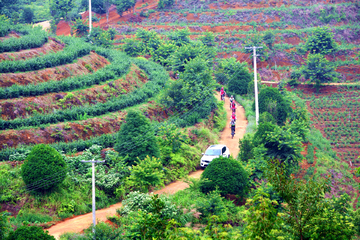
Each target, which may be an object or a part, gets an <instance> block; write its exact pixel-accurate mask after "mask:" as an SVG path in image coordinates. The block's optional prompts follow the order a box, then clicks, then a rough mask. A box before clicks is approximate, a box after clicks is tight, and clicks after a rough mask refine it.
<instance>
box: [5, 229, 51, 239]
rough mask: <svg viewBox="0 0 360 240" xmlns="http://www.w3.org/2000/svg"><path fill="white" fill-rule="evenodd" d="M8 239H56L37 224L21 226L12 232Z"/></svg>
mask: <svg viewBox="0 0 360 240" xmlns="http://www.w3.org/2000/svg"><path fill="white" fill-rule="evenodd" d="M6 240H55V238H54V237H53V236H51V235H49V232H48V231H46V232H44V230H43V229H42V228H41V227H37V226H30V227H29V226H21V227H19V228H18V229H16V231H15V232H11V233H10V234H9V236H8V237H7V239H6Z"/></svg>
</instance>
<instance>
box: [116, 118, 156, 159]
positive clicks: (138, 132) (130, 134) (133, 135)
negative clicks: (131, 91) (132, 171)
mask: <svg viewBox="0 0 360 240" xmlns="http://www.w3.org/2000/svg"><path fill="white" fill-rule="evenodd" d="M150 128H151V125H150V121H149V119H147V118H146V117H145V116H144V115H142V114H141V113H140V112H136V111H129V112H128V114H127V115H126V118H125V123H124V124H122V125H121V128H120V131H119V133H118V137H117V143H116V145H115V147H114V148H115V150H116V151H118V152H119V154H120V156H123V157H127V159H126V161H127V163H128V165H134V164H135V161H136V159H137V158H139V159H140V160H143V159H145V157H146V156H151V157H159V155H160V153H159V148H158V146H157V143H156V139H155V136H154V133H153V132H152V131H151V130H150ZM144 138H145V139H146V141H144Z"/></svg>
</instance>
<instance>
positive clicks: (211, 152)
mask: <svg viewBox="0 0 360 240" xmlns="http://www.w3.org/2000/svg"><path fill="white" fill-rule="evenodd" d="M220 154H221V149H208V150H206V152H205V155H209V156H220Z"/></svg>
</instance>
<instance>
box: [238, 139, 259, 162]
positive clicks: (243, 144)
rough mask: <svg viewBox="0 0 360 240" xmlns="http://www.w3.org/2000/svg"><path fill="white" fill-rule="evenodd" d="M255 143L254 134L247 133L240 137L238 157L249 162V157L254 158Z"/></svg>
mask: <svg viewBox="0 0 360 240" xmlns="http://www.w3.org/2000/svg"><path fill="white" fill-rule="evenodd" d="M254 147H255V146H254V143H253V136H252V135H250V134H245V136H244V137H243V138H242V139H241V138H240V139H239V149H240V151H239V155H238V159H239V160H241V161H243V162H247V161H248V160H249V159H251V158H254V150H253V149H254Z"/></svg>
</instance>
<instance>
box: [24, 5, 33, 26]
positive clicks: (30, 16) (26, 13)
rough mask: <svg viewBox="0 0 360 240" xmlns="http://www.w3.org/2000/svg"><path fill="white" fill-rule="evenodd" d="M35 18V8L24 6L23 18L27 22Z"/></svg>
mask: <svg viewBox="0 0 360 240" xmlns="http://www.w3.org/2000/svg"><path fill="white" fill-rule="evenodd" d="M33 19H34V12H33V10H32V9H31V8H29V7H26V8H24V11H23V13H22V20H23V21H24V22H25V23H32V21H33Z"/></svg>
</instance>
